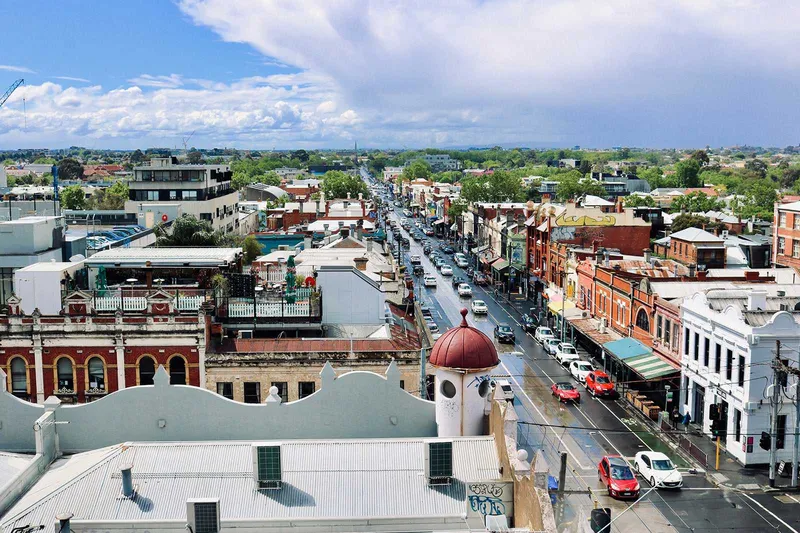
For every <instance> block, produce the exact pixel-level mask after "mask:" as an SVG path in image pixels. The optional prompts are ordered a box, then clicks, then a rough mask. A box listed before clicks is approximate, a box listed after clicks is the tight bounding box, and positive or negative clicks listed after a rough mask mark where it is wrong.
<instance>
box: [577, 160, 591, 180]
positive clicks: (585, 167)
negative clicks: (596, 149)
mask: <svg viewBox="0 0 800 533" xmlns="http://www.w3.org/2000/svg"><path fill="white" fill-rule="evenodd" d="M591 171H592V162H591V161H589V160H588V159H581V164H580V165H579V166H578V172H580V173H581V174H582V175H584V176H585V175H586V174H589V173H590V172H591Z"/></svg>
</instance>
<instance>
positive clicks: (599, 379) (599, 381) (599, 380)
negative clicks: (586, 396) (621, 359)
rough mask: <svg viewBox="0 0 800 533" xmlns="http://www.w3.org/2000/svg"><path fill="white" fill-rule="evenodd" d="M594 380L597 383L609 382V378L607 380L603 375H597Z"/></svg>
mask: <svg viewBox="0 0 800 533" xmlns="http://www.w3.org/2000/svg"><path fill="white" fill-rule="evenodd" d="M595 381H596V382H598V383H611V380H609V379H608V378H607V377H605V376H597V379H595Z"/></svg>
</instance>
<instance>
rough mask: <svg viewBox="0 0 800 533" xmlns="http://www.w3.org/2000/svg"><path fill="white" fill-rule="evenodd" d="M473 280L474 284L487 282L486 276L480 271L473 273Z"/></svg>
mask: <svg viewBox="0 0 800 533" xmlns="http://www.w3.org/2000/svg"><path fill="white" fill-rule="evenodd" d="M473 281H474V282H475V285H487V284H488V283H489V281H488V280H487V279H486V276H484V275H483V274H481V273H480V272H478V273H476V274H475V277H474V278H473Z"/></svg>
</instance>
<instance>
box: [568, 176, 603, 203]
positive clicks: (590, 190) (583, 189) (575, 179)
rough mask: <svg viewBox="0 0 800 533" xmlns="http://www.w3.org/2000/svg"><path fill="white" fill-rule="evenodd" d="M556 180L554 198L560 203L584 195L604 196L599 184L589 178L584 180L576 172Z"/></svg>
mask: <svg viewBox="0 0 800 533" xmlns="http://www.w3.org/2000/svg"><path fill="white" fill-rule="evenodd" d="M557 179H558V185H556V196H558V198H559V200H562V201H564V200H570V199H574V198H578V197H580V196H583V195H584V194H591V195H594V196H605V194H606V190H605V188H604V187H603V186H602V185H601V184H600V182H598V181H596V180H593V179H591V178H584V177H583V176H582V175H581V173H580V172H578V171H577V170H571V171H569V172H567V173H566V174H562V175H561V176H559V177H558V178H557Z"/></svg>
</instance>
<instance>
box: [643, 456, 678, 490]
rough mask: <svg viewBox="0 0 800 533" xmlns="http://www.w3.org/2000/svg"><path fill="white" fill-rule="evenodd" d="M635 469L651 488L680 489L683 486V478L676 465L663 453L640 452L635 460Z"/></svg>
mask: <svg viewBox="0 0 800 533" xmlns="http://www.w3.org/2000/svg"><path fill="white" fill-rule="evenodd" d="M633 468H634V470H636V471H637V472H638V473H639V475H641V476H642V477H643V478H645V479H646V480H647V482H648V483H650V486H651V487H657V488H659V489H679V488H681V487H682V486H683V476H682V475H681V473H680V472H678V468H677V467H676V466H675V463H673V462H672V461H671V460H670V458H669V457H667V456H666V455H664V454H663V453H660V452H650V451H648V452H639V453H637V454H636V457H634V459H633Z"/></svg>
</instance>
